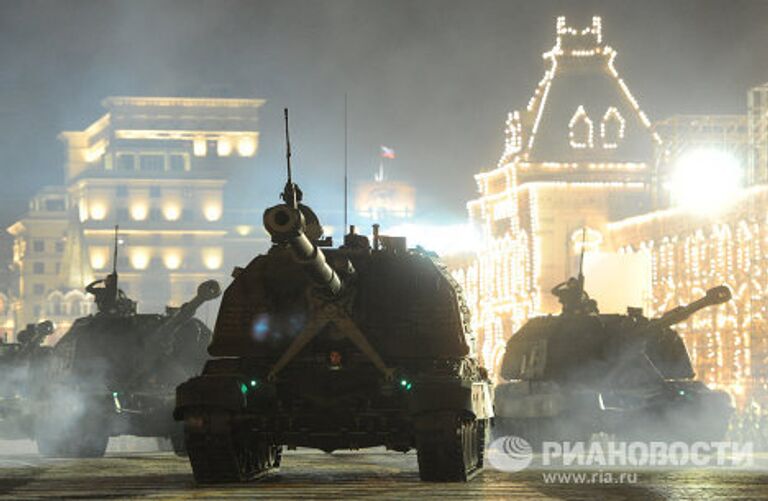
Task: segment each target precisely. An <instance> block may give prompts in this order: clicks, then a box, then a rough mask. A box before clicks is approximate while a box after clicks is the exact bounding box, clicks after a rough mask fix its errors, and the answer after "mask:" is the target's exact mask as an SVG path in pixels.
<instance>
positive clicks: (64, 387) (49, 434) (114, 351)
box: [32, 238, 221, 457]
mask: <svg viewBox="0 0 768 501" xmlns="http://www.w3.org/2000/svg"><path fill="white" fill-rule="evenodd" d="M116 252H117V238H116V243H115V254H116ZM115 258H116V255H115ZM86 290H87V291H88V292H90V293H92V294H94V296H95V301H96V305H97V308H98V312H97V313H96V314H93V315H89V316H87V317H83V318H79V319H77V320H76V321H75V322H74V323H73V325H72V327H71V328H70V329H69V330H68V331H67V332H66V333H65V334H64V336H62V338H61V339H60V340H59V342H58V343H57V344H56V345H55V346H54V348H53V349H52V351H51V354H50V356H49V357H48V360H47V363H46V365H45V367H44V370H42V371H39V372H38V373H37V374H35V375H34V376H35V377H37V378H38V379H37V382H36V383H35V386H36V390H35V392H34V393H33V395H32V397H33V402H32V404H33V405H34V406H35V422H34V427H35V439H36V441H37V445H38V449H39V451H40V453H41V454H43V455H46V456H63V457H98V456H102V455H103V454H104V452H105V449H106V447H107V443H108V440H109V437H110V436H116V435H137V436H149V437H152V436H155V437H167V438H170V440H171V442H172V443H173V447H174V449H175V450H176V452H177V453H179V454H183V453H184V442H183V431H182V427H181V426H179V425H178V424H177V423H175V422H174V420H173V418H172V411H173V402H174V395H175V388H176V386H177V385H178V384H179V383H181V382H183V381H185V380H186V379H189V378H190V377H191V376H194V375H195V374H198V373H199V372H200V369H201V368H202V366H203V364H204V363H205V360H206V358H207V354H206V347H207V346H208V344H209V342H210V337H211V331H210V329H208V327H206V325H205V324H204V323H203V322H201V321H200V320H198V319H196V318H194V314H195V312H196V311H197V309H198V308H199V307H200V306H201V305H202V304H203V303H204V302H206V301H210V300H212V299H214V298H216V297H218V296H219V295H220V294H221V291H220V289H219V284H218V282H216V281H215V280H209V281H207V282H204V283H202V284H200V286H199V287H198V290H197V295H196V296H195V297H194V298H193V299H191V300H190V301H189V302H187V303H185V304H183V305H182V306H181V307H179V308H167V309H166V312H165V313H164V314H156V313H146V314H145V313H142V314H139V313H137V312H136V303H135V302H134V301H133V300H131V299H130V298H128V297H127V296H126V295H125V293H124V292H123V291H122V290H121V289H119V288H118V275H117V271H116V270H114V269H113V271H112V273H111V274H109V275H108V276H107V277H106V278H105V279H103V280H97V281H95V282H93V283H92V284H90V285H89V286H88V287H87V288H86Z"/></svg>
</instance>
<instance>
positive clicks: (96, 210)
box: [89, 202, 107, 221]
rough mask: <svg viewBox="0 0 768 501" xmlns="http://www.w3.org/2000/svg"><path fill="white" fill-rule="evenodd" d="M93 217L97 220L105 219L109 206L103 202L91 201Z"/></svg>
mask: <svg viewBox="0 0 768 501" xmlns="http://www.w3.org/2000/svg"><path fill="white" fill-rule="evenodd" d="M89 212H90V214H91V219H93V220H95V221H103V220H104V218H105V217H107V206H106V204H104V203H102V202H91V206H90V211H89Z"/></svg>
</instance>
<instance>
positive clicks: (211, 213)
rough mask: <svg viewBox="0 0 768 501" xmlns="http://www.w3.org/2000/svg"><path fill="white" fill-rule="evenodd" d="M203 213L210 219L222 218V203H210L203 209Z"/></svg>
mask: <svg viewBox="0 0 768 501" xmlns="http://www.w3.org/2000/svg"><path fill="white" fill-rule="evenodd" d="M203 215H204V216H205V219H206V220H208V221H218V220H219V219H221V205H220V204H218V203H209V204H208V205H206V206H205V208H204V209H203Z"/></svg>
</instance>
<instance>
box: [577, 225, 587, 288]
mask: <svg viewBox="0 0 768 501" xmlns="http://www.w3.org/2000/svg"><path fill="white" fill-rule="evenodd" d="M586 247H587V227H586V226H584V227H583V228H582V229H581V256H580V257H579V284H580V285H581V288H582V290H583V289H584V250H585V249H586Z"/></svg>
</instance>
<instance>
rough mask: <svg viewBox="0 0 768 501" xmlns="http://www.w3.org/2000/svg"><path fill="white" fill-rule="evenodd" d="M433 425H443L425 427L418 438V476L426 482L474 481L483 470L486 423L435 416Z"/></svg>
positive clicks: (461, 418) (483, 421)
mask: <svg viewBox="0 0 768 501" xmlns="http://www.w3.org/2000/svg"><path fill="white" fill-rule="evenodd" d="M446 420H448V422H446ZM451 421H452V423H451ZM434 422H435V423H441V422H442V425H438V426H439V427H435V428H431V429H430V427H426V428H422V429H421V430H420V431H419V432H418V433H417V436H416V447H417V457H418V463H419V477H420V478H421V480H424V481H427V482H466V481H468V480H471V479H472V478H473V477H474V476H475V475H477V474H478V473H479V472H480V471H481V470H482V469H483V456H484V453H485V430H486V421H485V420H477V419H474V418H466V417H458V416H439V417H438V416H435V421H434ZM446 425H447V426H446Z"/></svg>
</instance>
